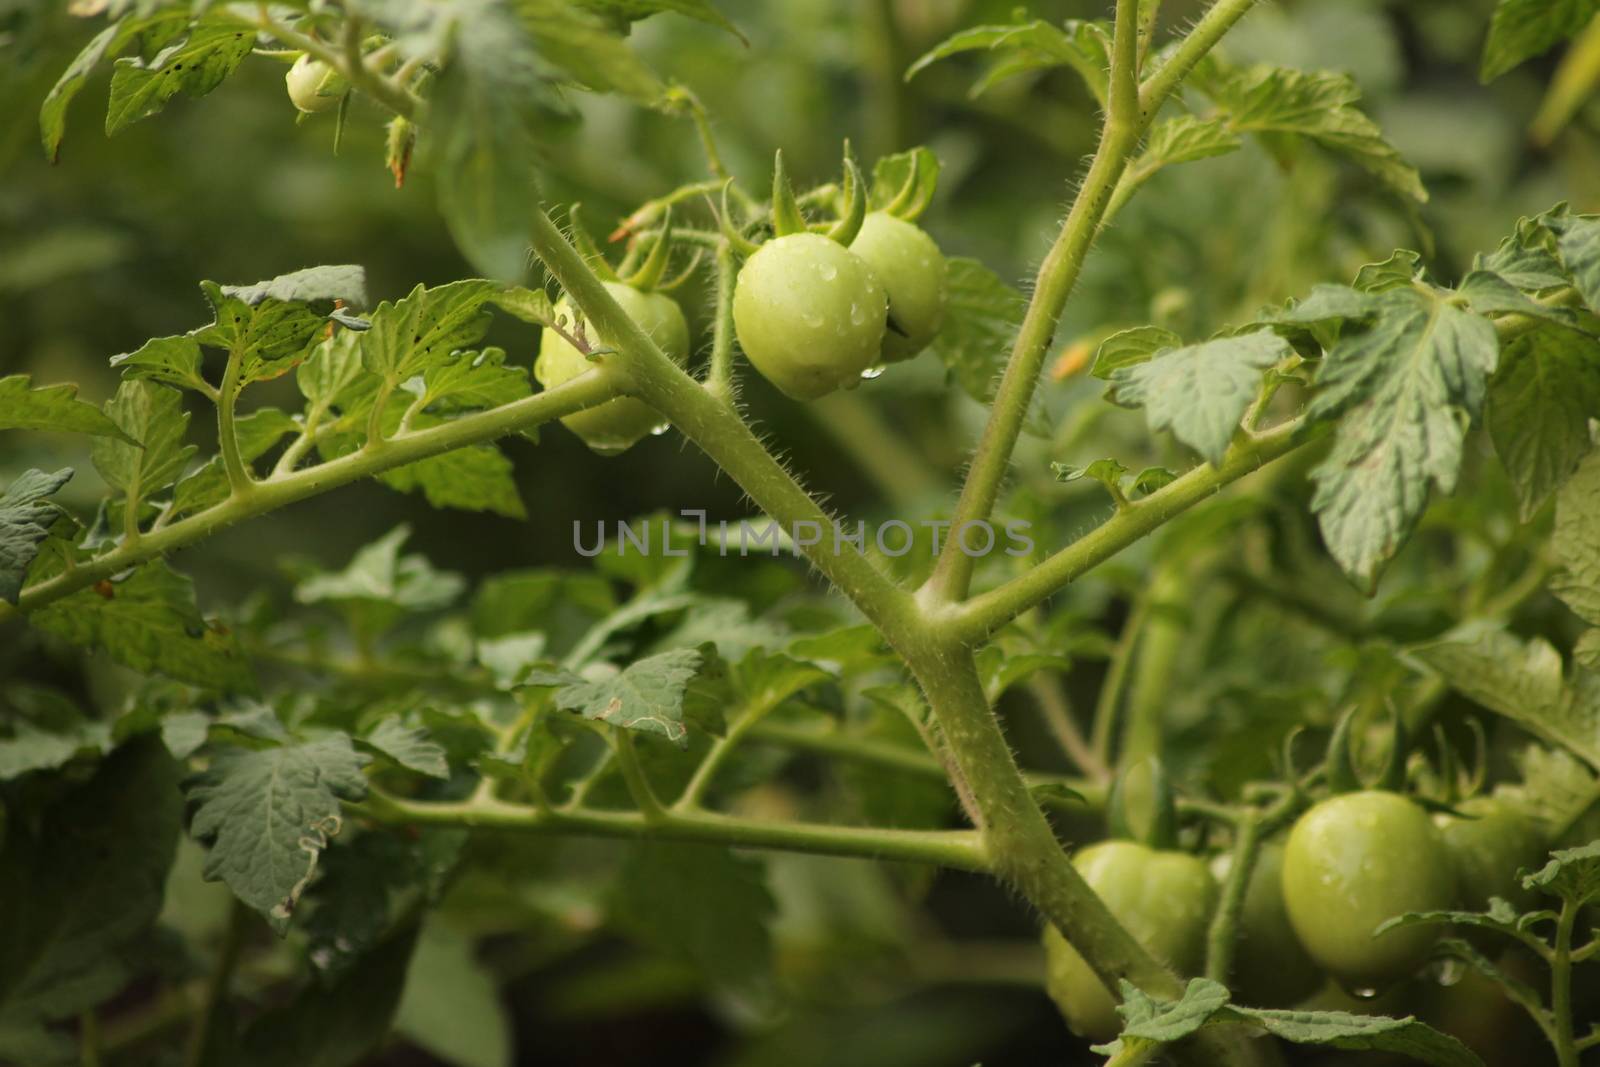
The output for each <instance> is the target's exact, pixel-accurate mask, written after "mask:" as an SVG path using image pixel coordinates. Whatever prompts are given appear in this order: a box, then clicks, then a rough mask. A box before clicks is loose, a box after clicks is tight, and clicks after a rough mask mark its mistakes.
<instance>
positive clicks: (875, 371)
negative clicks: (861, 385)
mask: <svg viewBox="0 0 1600 1067" xmlns="http://www.w3.org/2000/svg"><path fill="white" fill-rule="evenodd" d="M883 369H884V368H883V364H882V363H878V364H875V365H873V366H871V367H868V368H867V369H866V370H864V371H862V372H861V377H862V379H863V380H865V381H869V382H870V381H872V379H874V378H876V377H878V376H879V375H881V374H882V373H883Z"/></svg>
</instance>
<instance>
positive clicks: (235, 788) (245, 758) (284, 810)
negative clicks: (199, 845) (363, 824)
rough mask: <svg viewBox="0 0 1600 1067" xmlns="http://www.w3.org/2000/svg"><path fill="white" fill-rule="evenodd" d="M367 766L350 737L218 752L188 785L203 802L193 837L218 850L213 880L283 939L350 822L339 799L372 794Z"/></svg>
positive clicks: (213, 853) (212, 856) (194, 799)
mask: <svg viewBox="0 0 1600 1067" xmlns="http://www.w3.org/2000/svg"><path fill="white" fill-rule="evenodd" d="M366 762H367V758H366V757H365V756H363V755H361V754H360V753H358V752H356V751H355V749H353V748H351V747H350V739H349V738H348V737H346V736H344V735H343V734H335V735H333V736H331V737H327V738H324V739H323V740H320V741H312V742H307V743H304V744H298V745H284V746H280V747H277V748H267V749H261V750H259V751H254V752H250V751H245V750H242V749H234V748H224V749H221V750H220V751H218V752H217V753H216V755H215V756H214V757H213V758H212V761H211V765H210V766H209V767H208V768H207V769H206V771H205V772H204V773H203V774H202V775H200V776H199V777H198V778H197V779H195V780H194V781H192V782H190V783H189V784H188V786H187V790H188V795H189V800H190V802H191V803H192V804H194V805H196V807H195V812H194V819H193V822H192V823H191V825H190V832H191V833H192V834H193V835H194V836H195V837H196V838H198V839H199V840H201V841H202V842H205V843H207V845H208V847H209V849H210V851H209V852H208V853H207V855H206V866H205V875H206V878H208V879H210V880H213V881H215V880H219V879H220V880H221V881H223V882H226V883H227V885H228V888H229V889H231V890H233V893H234V895H235V896H237V897H238V898H239V899H240V900H242V901H244V903H246V904H248V905H249V906H250V907H252V908H254V909H256V910H257V911H259V912H260V913H261V914H262V915H264V916H266V918H267V921H268V922H269V923H270V924H271V925H272V928H273V929H274V930H276V931H277V932H278V933H279V934H280V935H281V934H283V932H284V931H285V930H287V929H288V926H289V918H290V915H291V914H292V913H293V911H294V908H295V905H296V904H297V903H298V902H299V900H300V894H301V893H303V892H304V891H305V888H306V886H307V885H309V884H310V882H311V879H312V877H313V876H314V875H315V874H316V870H317V861H318V858H319V857H320V856H321V855H322V851H323V850H324V849H325V848H327V847H328V842H329V840H330V839H331V838H333V837H335V836H337V835H338V833H339V831H340V829H341V828H342V827H343V825H344V816H343V809H342V808H341V807H340V804H339V802H340V801H341V800H360V799H362V798H363V797H365V796H366V794H367V780H366V777H365V776H364V775H363V774H362V773H361V768H362V767H363V766H364V765H365V764H366Z"/></svg>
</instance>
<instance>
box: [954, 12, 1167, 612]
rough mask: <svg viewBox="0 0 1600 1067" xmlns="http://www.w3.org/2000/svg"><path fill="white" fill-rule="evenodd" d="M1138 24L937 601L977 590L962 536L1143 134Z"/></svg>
mask: <svg viewBox="0 0 1600 1067" xmlns="http://www.w3.org/2000/svg"><path fill="white" fill-rule="evenodd" d="M1137 17H1138V5H1137V3H1135V2H1133V0H1122V2H1119V3H1118V4H1117V19H1116V30H1115V32H1114V35H1113V40H1112V57H1111V91H1110V104H1109V110H1108V113H1107V115H1106V121H1105V124H1104V125H1103V126H1102V128H1101V132H1100V143H1099V146H1098V147H1097V148H1096V149H1095V153H1094V158H1093V160H1092V161H1091V162H1090V164H1089V172H1088V174H1087V175H1086V176H1085V178H1084V180H1083V186H1082V188H1080V189H1079V190H1078V195H1077V197H1076V198H1075V199H1074V200H1073V202H1072V208H1071V210H1070V211H1069V212H1068V213H1067V218H1066V221H1065V222H1064V223H1063V224H1062V227H1061V232H1060V233H1059V234H1058V235H1057V236H1056V240H1055V243H1054V244H1053V245H1052V246H1051V248H1050V251H1049V253H1048V254H1046V256H1045V258H1044V262H1043V263H1042V264H1040V266H1039V272H1038V275H1037V277H1036V278H1035V279H1034V286H1033V299H1032V300H1031V301H1029V303H1028V309H1027V312H1026V313H1025V314H1024V316H1023V320H1022V326H1021V328H1020V329H1019V330H1018V331H1017V337H1016V341H1015V342H1014V343H1013V345H1012V347H1011V355H1010V358H1009V359H1008V360H1007V361H1006V367H1005V371H1004V372H1003V373H1002V375H1001V378H1000V385H999V387H998V388H997V390H996V391H995V398H994V403H993V405H992V406H991V408H990V410H989V421H988V423H987V424H986V425H985V426H984V428H983V434H982V436H981V437H980V438H979V440H978V447H977V451H976V452H975V453H974V454H973V458H972V465H971V467H970V468H969V469H968V471H967V480H966V483H965V484H964V485H963V486H962V487H961V496H960V498H959V499H958V500H957V501H956V508H955V513H954V517H953V518H952V520H951V527H950V529H951V537H950V540H949V541H947V542H945V546H944V550H943V551H942V552H941V553H940V554H939V559H938V562H937V563H936V564H935V566H934V571H933V575H932V576H931V577H930V578H929V579H928V584H927V586H926V590H927V592H928V594H929V595H930V596H931V597H932V598H933V599H934V600H935V601H953V600H960V599H962V598H963V597H965V596H966V594H967V590H968V588H969V587H970V585H971V582H972V567H973V560H972V558H971V557H970V556H968V555H967V554H966V553H965V552H962V551H961V550H960V547H959V545H960V541H961V538H960V537H959V536H958V535H957V531H959V530H961V529H962V527H963V526H965V524H967V523H969V522H980V521H983V520H986V519H987V518H988V517H989V515H990V514H991V513H992V512H993V511H994V504H995V500H996V499H997V498H998V497H999V494H1000V486H1001V483H1002V482H1003V481H1004V480H1005V475H1006V470H1007V468H1008V467H1009V466H1010V464H1011V453H1012V451H1013V450H1014V449H1015V448H1016V444H1017V438H1018V436H1019V435H1020V434H1021V433H1022V424H1023V422H1024V421H1025V420H1026V418H1027V415H1028V405H1029V403H1030V402H1031V401H1032V400H1033V392H1034V388H1035V386H1036V385H1037V384H1038V381H1039V372H1040V371H1041V370H1042V369H1043V368H1044V359H1045V355H1046V353H1047V352H1048V351H1049V348H1050V343H1051V341H1052V340H1053V339H1054V337H1055V332H1056V326H1057V324H1058V323H1059V322H1060V321H1061V312H1062V310H1063V309H1064V308H1065V307H1066V304H1067V297H1068V296H1070V295H1071V294H1072V290H1073V287H1074V286H1076V285H1077V282H1078V275H1079V274H1080V273H1081V272H1082V270H1083V263H1084V259H1085V258H1086V257H1087V256H1088V254H1089V249H1090V247H1092V246H1093V244H1094V239H1095V237H1096V236H1097V235H1098V234H1099V232H1100V224H1101V221H1102V220H1103V219H1104V217H1105V211H1106V206H1107V204H1108V203H1109V202H1110V199H1111V192H1112V190H1113V189H1114V188H1115V187H1116V184H1117V180H1118V179H1119V178H1121V176H1122V172H1123V170H1124V168H1125V167H1126V166H1127V162H1128V157H1129V156H1130V155H1131V154H1132V153H1133V151H1134V149H1135V148H1137V147H1138V144H1139V138H1140V136H1141V135H1142V133H1143V124H1142V122H1141V121H1140V118H1139V115H1138V77H1139V71H1138V66H1139V60H1138V27H1137Z"/></svg>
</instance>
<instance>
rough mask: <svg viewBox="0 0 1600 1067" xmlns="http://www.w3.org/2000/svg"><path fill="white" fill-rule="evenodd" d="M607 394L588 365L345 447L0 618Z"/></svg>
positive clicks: (35, 591)
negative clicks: (560, 378) (363, 445)
mask: <svg viewBox="0 0 1600 1067" xmlns="http://www.w3.org/2000/svg"><path fill="white" fill-rule="evenodd" d="M615 395H616V390H615V388H614V387H613V386H612V384H611V383H610V382H608V381H606V380H605V379H604V378H603V377H601V376H600V375H599V374H597V373H595V372H593V371H588V372H585V373H584V374H581V375H579V376H578V377H576V378H573V379H572V380H571V381H568V382H563V383H562V384H561V385H558V386H556V387H555V388H554V389H547V390H545V391H544V392H541V393H536V394H534V395H533V396H531V397H528V398H526V399H524V400H517V401H514V402H512V403H510V404H504V405H501V406H500V407H497V408H491V409H490V410H488V411H484V412H481V413H479V414H475V415H466V416H463V417H461V418H459V419H454V420H452V421H450V422H447V423H442V424H441V425H438V426H430V427H428V428H427V429H425V430H417V431H414V432H412V433H408V434H402V435H397V436H395V437H392V438H390V439H389V440H388V441H386V442H385V444H384V448H383V449H382V450H381V451H379V452H375V453H372V452H353V453H351V454H350V455H347V456H341V457H340V458H338V459H332V460H329V461H328V462H326V463H320V464H317V465H316V466H314V467H307V468H305V469H304V470H298V471H294V472H292V473H289V474H285V475H283V476H281V477H274V478H268V479H266V480H264V481H259V482H256V483H255V484H254V486H253V487H252V490H251V492H250V493H249V494H247V495H245V496H233V497H230V498H229V499H227V500H225V501H223V502H221V503H219V504H216V505H213V506H212V507H209V508H206V509H205V510H204V511H198V512H196V513H194V514H193V515H191V516H189V517H188V518H186V519H182V520H180V521H178V522H175V523H173V524H172V525H170V526H167V527H164V528H162V529H161V530H157V531H152V532H151V533H148V534H146V535H145V536H143V537H141V538H140V539H139V540H138V541H137V542H136V543H133V544H126V543H125V544H123V545H120V546H119V547H117V548H115V549H113V550H111V551H110V552H107V553H105V554H104V555H101V556H96V557H95V558H94V559H91V560H86V561H84V562H81V563H79V564H78V565H77V566H75V567H73V568H72V569H71V570H69V571H66V572H64V573H62V574H59V575H57V576H56V577H54V578H50V579H48V580H46V581H43V582H39V583H36V584H34V585H32V586H29V587H28V588H27V589H25V590H23V591H22V596H21V597H20V599H19V603H18V607H17V608H16V609H12V608H10V607H9V606H7V605H5V604H0V618H4V617H5V615H6V614H7V613H9V612H10V611H12V610H20V611H23V612H28V611H33V610H35V609H37V608H41V607H43V606H45V605H46V604H50V603H53V602H55V601H57V600H60V599H61V598H62V597H64V596H68V595H70V594H72V593H75V592H77V591H78V590H80V589H83V588H86V587H87V586H91V585H93V584H94V583H95V582H98V581H100V580H101V579H102V578H109V577H111V576H112V575H113V574H118V573H120V572H122V571H125V570H127V569H128V568H129V567H133V566H136V565H138V564H140V563H144V562H146V561H147V560H150V559H154V558H155V557H157V556H161V555H164V554H166V553H168V552H172V551H174V550H176V549H180V548H183V547H185V546H187V545H191V544H193V543H195V542H196V541H201V540H204V539H205V538H207V537H210V536H211V535H212V534H215V533H216V532H218V531H219V530H223V529H225V528H227V527H229V526H232V525H234V524H235V523H237V522H240V521H242V520H244V519H249V518H254V517H255V516H257V515H264V514H266V513H267V512H270V511H275V510H277V509H278V508H281V507H285V506H287V505H289V504H293V503H295V502H297V501H300V500H305V499H306V498H308V497H313V496H316V495H318V494H320V493H325V492H327V491H328V490H330V489H334V488H337V487H339V486H341V485H347V484H349V483H350V482H353V481H357V480H359V479H361V478H368V477H371V476H373V475H376V474H382V473H383V472H384V471H387V470H393V469H394V468H395V467H400V466H404V465H405V464H407V463H411V462H414V461H416V460H419V459H426V458H428V457H429V456H436V455H438V454H440V453H441V452H450V451H453V450H454V449H457V448H464V447H466V446H468V445H475V444H480V443H482V442H484V441H490V440H493V439H495V438H497V437H503V436H505V435H506V434H509V433H513V432H515V431H517V430H525V429H528V428H529V427H532V426H537V425H539V424H541V423H544V422H548V421H550V420H551V419H557V418H560V417H561V416H563V415H569V414H571V413H572V412H574V411H581V410H583V409H584V408H590V407H594V406H595V405H596V404H601V403H604V402H605V401H607V400H609V399H611V398H612V397H614V396H615Z"/></svg>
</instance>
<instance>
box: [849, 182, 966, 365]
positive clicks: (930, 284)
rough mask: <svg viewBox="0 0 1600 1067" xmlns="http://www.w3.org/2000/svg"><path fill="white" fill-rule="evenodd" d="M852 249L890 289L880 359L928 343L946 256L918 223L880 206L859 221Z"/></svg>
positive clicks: (890, 359) (940, 316) (940, 313)
mask: <svg viewBox="0 0 1600 1067" xmlns="http://www.w3.org/2000/svg"><path fill="white" fill-rule="evenodd" d="M850 251H852V252H854V253H855V254H856V255H858V256H860V257H861V258H862V259H864V260H866V263H867V266H869V267H871V268H872V273H874V274H876V275H877V276H878V281H880V282H882V283H883V288H884V291H885V292H887V293H888V294H889V323H888V329H887V330H885V331H884V335H883V360H884V362H885V363H894V362H897V361H899V360H902V359H910V358H911V357H912V356H914V355H916V354H917V353H919V352H921V351H922V350H923V349H924V348H927V347H928V342H930V341H932V340H933V339H934V337H935V336H937V335H938V333H939V326H940V325H941V324H942V323H943V322H944V304H945V283H944V256H943V254H941V253H940V251H939V246H938V245H936V244H934V243H933V238H931V237H929V236H928V235H927V234H926V233H924V232H923V231H922V230H921V229H919V228H918V227H916V226H914V225H912V224H911V223H909V222H906V221H905V220H904V219H897V218H895V217H894V216H893V215H890V214H887V213H885V212H882V211H874V212H872V213H871V214H870V215H868V216H867V217H866V219H865V220H864V221H863V222H862V223H861V232H860V233H859V234H857V235H856V239H855V240H854V241H852V242H850Z"/></svg>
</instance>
